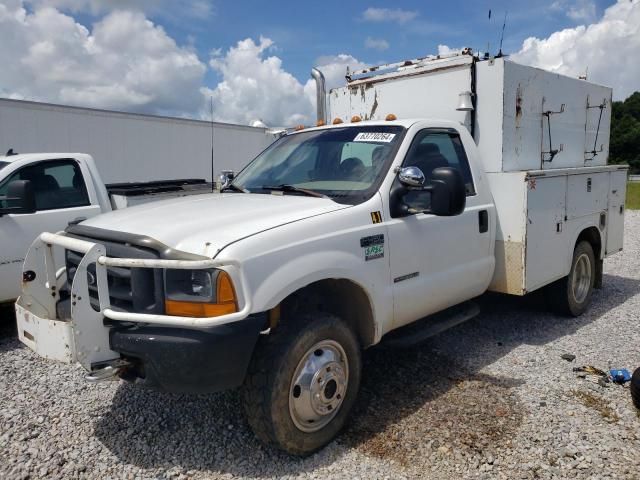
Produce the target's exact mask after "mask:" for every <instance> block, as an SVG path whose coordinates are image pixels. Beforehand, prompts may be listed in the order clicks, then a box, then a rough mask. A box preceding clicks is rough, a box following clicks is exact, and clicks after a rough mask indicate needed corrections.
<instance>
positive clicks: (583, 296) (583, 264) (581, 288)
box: [553, 240, 596, 317]
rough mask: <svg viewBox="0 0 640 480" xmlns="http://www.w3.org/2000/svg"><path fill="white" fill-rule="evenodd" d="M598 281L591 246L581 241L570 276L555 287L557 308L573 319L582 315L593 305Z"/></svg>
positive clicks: (577, 247)
mask: <svg viewBox="0 0 640 480" xmlns="http://www.w3.org/2000/svg"><path fill="white" fill-rule="evenodd" d="M595 279H596V261H595V255H594V254H593V248H592V247H591V244H590V243H589V242H586V241H584V240H583V241H581V242H579V243H578V244H577V245H576V248H575V250H574V251H573V259H572V261H571V270H570V271H569V275H567V276H566V277H564V278H563V279H561V280H559V281H558V282H557V283H556V284H554V286H553V293H554V297H555V303H556V308H557V309H558V311H559V313H561V314H563V315H567V316H571V317H578V316H580V315H582V314H583V313H584V312H585V311H586V310H587V308H589V305H590V304H591V295H592V293H593V286H594V285H595Z"/></svg>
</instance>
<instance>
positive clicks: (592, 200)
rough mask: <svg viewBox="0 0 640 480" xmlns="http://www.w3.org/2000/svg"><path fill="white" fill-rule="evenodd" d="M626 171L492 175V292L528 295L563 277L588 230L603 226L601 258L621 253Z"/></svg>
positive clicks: (622, 168) (610, 168)
mask: <svg viewBox="0 0 640 480" xmlns="http://www.w3.org/2000/svg"><path fill="white" fill-rule="evenodd" d="M626 172H627V167H626V166H603V167H585V168H570V169H556V170H533V171H528V172H509V173H488V175H487V176H488V179H489V184H490V186H491V190H492V191H493V194H494V200H495V204H496V210H497V214H498V215H497V217H498V228H497V232H496V245H495V256H496V268H495V272H494V276H493V280H492V283H491V286H490V287H489V289H490V290H492V291H496V292H502V293H510V294H515V295H524V294H525V293H527V292H531V291H533V290H536V289H538V288H540V287H542V286H544V285H547V284H548V283H551V282H553V281H554V280H558V279H560V278H562V277H564V276H565V275H567V274H568V273H569V269H570V267H571V256H572V251H573V248H574V246H575V244H576V241H577V239H578V235H579V234H580V232H582V231H583V230H584V228H585V225H598V234H599V237H600V239H601V243H602V255H609V254H612V253H616V252H618V251H620V250H622V232H623V225H624V196H625V183H624V182H625V181H626ZM596 258H599V257H598V256H597V255H596Z"/></svg>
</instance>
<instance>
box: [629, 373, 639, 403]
mask: <svg viewBox="0 0 640 480" xmlns="http://www.w3.org/2000/svg"><path fill="white" fill-rule="evenodd" d="M631 399H632V400H633V404H634V405H635V406H636V408H637V409H640V368H637V369H636V371H635V372H633V376H632V377H631Z"/></svg>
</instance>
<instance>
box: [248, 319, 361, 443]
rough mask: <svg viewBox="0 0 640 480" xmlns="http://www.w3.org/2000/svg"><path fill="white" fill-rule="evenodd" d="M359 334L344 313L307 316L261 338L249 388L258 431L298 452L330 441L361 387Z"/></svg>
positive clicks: (250, 411) (252, 420)
mask: <svg viewBox="0 0 640 480" xmlns="http://www.w3.org/2000/svg"><path fill="white" fill-rule="evenodd" d="M360 371H361V355H360V346H359V344H358V340H357V338H356V336H355V334H354V333H353V332H352V331H351V329H350V328H349V327H348V326H347V325H346V324H345V323H344V322H343V321H342V320H340V319H339V318H338V317H336V316H334V315H330V314H327V313H315V314H310V315H303V316H302V317H300V318H299V319H296V321H294V322H291V323H287V322H286V321H284V322H282V323H281V324H280V325H279V326H278V327H277V328H276V329H275V330H274V331H273V332H272V333H271V334H269V335H268V336H266V337H262V338H260V341H259V343H258V346H257V347H256V351H255V353H254V356H253V358H252V360H251V364H250V365H249V370H248V372H247V377H246V379H245V383H244V388H243V390H244V391H243V397H244V398H243V401H244V407H245V412H246V415H247V420H248V422H249V425H250V426H251V428H252V429H253V431H254V432H255V434H256V436H257V437H258V438H259V439H260V440H262V441H263V442H265V443H266V444H269V445H271V446H274V447H276V448H279V449H281V450H284V451H285V452H287V453H289V454H292V455H308V454H311V453H313V452H315V451H317V450H319V449H321V448H322V447H324V446H325V445H327V444H328V443H329V442H331V440H333V439H334V437H335V436H336V435H337V434H338V433H339V432H340V430H341V429H342V427H343V426H344V424H345V423H346V421H347V418H348V416H349V413H350V411H351V409H352V407H353V404H354V402H355V399H356V396H357V394H358V389H359V387H360Z"/></svg>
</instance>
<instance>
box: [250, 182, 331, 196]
mask: <svg viewBox="0 0 640 480" xmlns="http://www.w3.org/2000/svg"><path fill="white" fill-rule="evenodd" d="M260 188H261V189H263V190H275V191H277V192H294V193H302V194H303V195H307V196H309V197H318V198H329V197H327V196H326V195H324V194H322V193H318V192H314V191H313V190H307V189H306V188H300V187H296V186H294V185H288V184H286V183H283V184H281V185H263V186H262V187H260Z"/></svg>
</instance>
